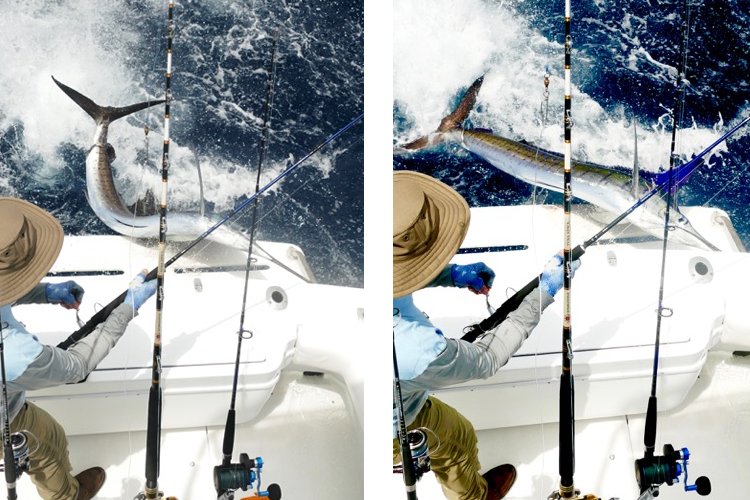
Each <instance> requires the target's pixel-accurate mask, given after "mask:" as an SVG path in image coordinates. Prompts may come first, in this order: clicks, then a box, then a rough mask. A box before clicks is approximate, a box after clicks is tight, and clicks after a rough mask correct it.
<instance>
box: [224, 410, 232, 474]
mask: <svg viewBox="0 0 750 500" xmlns="http://www.w3.org/2000/svg"><path fill="white" fill-rule="evenodd" d="M234 421H235V411H234V410H233V409H230V410H229V412H228V413H227V424H226V426H224V444H223V447H222V455H223V456H224V459H223V461H222V463H223V465H229V464H230V463H232V452H233V451H234Z"/></svg>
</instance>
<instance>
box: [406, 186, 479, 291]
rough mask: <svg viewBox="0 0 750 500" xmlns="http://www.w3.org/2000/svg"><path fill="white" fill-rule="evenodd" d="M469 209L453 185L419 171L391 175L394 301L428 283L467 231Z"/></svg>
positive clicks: (451, 255)
mask: <svg viewBox="0 0 750 500" xmlns="http://www.w3.org/2000/svg"><path fill="white" fill-rule="evenodd" d="M469 217H470V213H469V205H468V204H467V203H466V200H464V199H463V197H462V196H461V195H460V194H458V193H457V192H456V191H455V190H454V189H453V188H451V187H450V186H448V185H446V184H443V183H442V182H440V181H438V180H436V179H433V178H432V177H430V176H428V175H424V174H420V173H418V172H394V174H393V298H394V299H396V298H399V297H403V296H405V295H408V294H410V293H412V292H415V291H417V290H419V289H420V288H423V287H425V286H426V285H428V284H429V283H430V282H431V281H432V280H434V279H435V278H436V277H437V275H438V274H440V271H442V270H443V269H444V268H445V266H446V265H447V264H448V262H450V260H451V259H452V258H453V256H454V255H455V254H456V252H457V251H458V249H459V247H460V246H461V243H462V242H463V241H464V237H465V236H466V231H467V230H468V229H469Z"/></svg>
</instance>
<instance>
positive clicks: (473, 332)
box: [461, 116, 750, 342]
mask: <svg viewBox="0 0 750 500" xmlns="http://www.w3.org/2000/svg"><path fill="white" fill-rule="evenodd" d="M748 122H750V116H747V117H745V118H744V119H743V120H742V121H741V122H740V123H738V124H737V125H735V126H734V127H732V128H731V129H730V130H729V131H728V132H726V133H725V134H724V135H722V136H721V137H720V138H719V139H717V140H716V141H714V142H713V144H711V145H710V146H708V147H707V148H706V149H704V150H703V151H701V152H700V153H698V155H696V156H695V157H694V158H693V159H691V160H690V161H689V162H688V163H686V164H685V165H684V168H685V170H686V171H687V172H688V173H689V172H692V171H694V170H695V169H696V168H698V167H699V166H700V165H701V164H702V163H703V161H704V160H703V158H704V156H706V155H707V154H708V153H710V152H711V151H712V150H713V149H714V148H715V147H716V146H718V145H719V144H721V143H722V142H724V141H725V140H727V138H729V137H730V136H731V135H732V134H734V133H735V132H737V131H738V130H739V129H740V128H742V127H744V126H745V125H747V123H748ZM668 185H669V180H665V181H663V182H661V183H659V184H657V185H656V186H655V187H653V188H652V189H651V191H649V192H648V193H646V194H645V195H644V196H643V197H642V198H641V199H639V200H638V201H637V202H635V203H634V204H633V206H631V207H630V208H628V209H627V210H625V211H624V212H623V213H621V214H620V215H618V216H617V217H616V218H615V219H614V220H612V222H610V223H609V224H607V225H606V226H605V227H603V228H602V229H601V230H600V231H599V232H597V233H596V234H595V235H594V236H592V237H591V238H589V239H588V240H586V241H584V242H583V243H581V244H580V245H578V246H576V247H575V248H574V249H573V250H572V252H571V256H572V259H573V260H577V259H579V258H580V257H581V256H582V255H583V254H584V253H586V249H587V248H588V247H590V246H591V245H593V244H594V243H596V242H597V241H598V240H599V239H600V238H601V237H602V236H604V235H605V234H607V233H608V232H609V231H610V230H611V229H612V228H614V227H615V226H616V225H617V224H619V223H620V222H622V221H623V220H624V219H625V218H626V217H628V216H629V215H630V214H631V213H633V212H634V211H635V210H637V209H638V208H639V207H640V206H641V205H643V204H644V203H646V202H647V201H648V200H650V199H651V198H652V197H653V196H654V195H655V194H656V193H658V192H659V191H660V190H662V189H664V188H665V187H667V186H668ZM541 277H542V275H541V274H540V275H539V276H537V277H535V278H534V279H533V280H531V281H530V282H529V283H527V284H526V286H524V287H523V288H521V289H520V290H518V291H517V292H516V293H514V294H513V295H512V296H511V297H510V298H508V299H507V300H506V301H505V302H503V303H502V304H501V305H500V307H498V308H497V309H496V310H495V312H494V313H492V314H491V315H490V316H489V317H487V318H486V319H484V320H482V321H480V322H479V323H476V324H474V325H470V326H467V327H466V328H464V335H463V336H462V337H461V340H465V341H467V342H474V341H475V340H476V339H477V338H479V337H481V336H482V335H484V334H485V333H487V332H490V331H492V330H493V329H495V328H497V326H498V325H500V323H502V322H503V321H505V318H507V317H508V314H510V313H511V312H513V311H515V310H516V309H517V308H518V306H519V305H520V304H521V302H522V301H523V299H524V298H526V296H527V295H528V294H529V293H531V291H532V290H534V289H535V288H536V287H538V286H539V280H540V279H541Z"/></svg>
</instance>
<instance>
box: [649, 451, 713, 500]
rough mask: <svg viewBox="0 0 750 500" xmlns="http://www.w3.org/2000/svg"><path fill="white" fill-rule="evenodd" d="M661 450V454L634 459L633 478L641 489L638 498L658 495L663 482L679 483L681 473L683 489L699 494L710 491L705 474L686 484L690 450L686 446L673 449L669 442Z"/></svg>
mask: <svg viewBox="0 0 750 500" xmlns="http://www.w3.org/2000/svg"><path fill="white" fill-rule="evenodd" d="M663 451H664V455H663V456H659V455H656V456H650V457H648V456H647V457H644V458H641V459H639V460H636V461H635V478H636V481H638V486H639V487H640V489H641V497H640V498H642V499H646V498H653V497H657V496H659V486H661V485H662V484H664V483H667V484H668V485H669V486H672V485H673V484H675V483H679V482H680V476H681V475H683V473H684V475H685V478H684V483H685V491H695V492H696V493H698V494H699V495H701V496H706V495H708V494H709V493H711V481H710V480H709V479H708V478H707V477H706V476H701V477H699V478H698V479H696V480H695V484H688V482H687V481H688V479H687V464H688V459H689V458H690V451H689V450H688V449H687V448H682V449H680V450H675V449H674V447H673V446H672V445H671V444H665V445H664V449H663Z"/></svg>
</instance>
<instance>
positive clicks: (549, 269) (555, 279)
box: [539, 254, 581, 297]
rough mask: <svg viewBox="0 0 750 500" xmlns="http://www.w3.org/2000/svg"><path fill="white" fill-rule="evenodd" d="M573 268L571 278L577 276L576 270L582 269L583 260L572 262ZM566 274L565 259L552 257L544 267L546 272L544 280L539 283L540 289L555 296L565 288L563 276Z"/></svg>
mask: <svg viewBox="0 0 750 500" xmlns="http://www.w3.org/2000/svg"><path fill="white" fill-rule="evenodd" d="M571 267H572V273H571V278H572V277H573V276H575V274H576V270H577V269H578V268H579V267H581V259H577V260H574V261H573V262H571ZM564 274H565V273H564V272H563V258H562V257H561V256H560V255H558V254H555V255H553V256H552V258H551V259H550V260H549V262H547V265H545V266H544V272H543V273H542V279H541V281H540V282H539V288H541V289H542V290H544V291H545V292H547V293H548V294H550V295H551V296H553V297H554V296H555V294H556V293H557V292H558V291H559V290H560V289H561V288H562V286H563V275H564Z"/></svg>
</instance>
